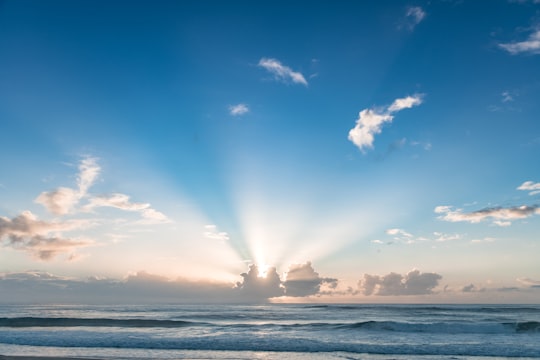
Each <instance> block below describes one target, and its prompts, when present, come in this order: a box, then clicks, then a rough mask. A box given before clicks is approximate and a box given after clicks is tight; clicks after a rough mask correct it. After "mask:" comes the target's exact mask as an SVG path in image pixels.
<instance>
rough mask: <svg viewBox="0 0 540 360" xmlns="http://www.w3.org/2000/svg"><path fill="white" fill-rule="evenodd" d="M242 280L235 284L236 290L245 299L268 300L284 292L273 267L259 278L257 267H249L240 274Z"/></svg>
mask: <svg viewBox="0 0 540 360" xmlns="http://www.w3.org/2000/svg"><path fill="white" fill-rule="evenodd" d="M240 276H242V278H243V280H242V282H238V283H236V289H238V291H240V292H241V293H242V294H243V296H244V297H245V298H246V299H251V300H256V299H260V300H262V299H268V298H272V297H278V296H282V295H283V294H284V293H285V291H284V288H283V286H282V285H281V279H280V278H279V274H278V273H277V271H276V268H275V267H270V268H268V270H267V273H266V276H264V277H262V276H259V267H258V266H257V265H251V266H250V267H249V270H248V272H247V273H242V274H240Z"/></svg>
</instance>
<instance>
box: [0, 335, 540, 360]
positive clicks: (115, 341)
mask: <svg viewBox="0 0 540 360" xmlns="http://www.w3.org/2000/svg"><path fill="white" fill-rule="evenodd" d="M479 339H480V338H479ZM0 343H3V344H10V345H25V346H49V347H63V348H115V349H147V350H148V349H152V350H208V351H272V352H302V353H321V352H348V353H357V354H360V353H363V354H393V355H398V354H399V355H448V356H450V355H459V356H497V357H540V348H539V347H538V345H534V344H528V345H525V346H523V345H524V344H523V343H521V344H513V343H489V344H486V343H485V342H484V341H475V342H470V341H466V340H465V341H460V342H457V343H447V342H446V343H437V342H434V343H421V344H419V343H415V342H413V343H400V342H399V341H396V342H394V343H392V342H386V343H366V342H358V341H355V340H345V341H343V340H339V339H334V338H328V339H326V340H325V339H323V338H305V337H298V336H292V337H289V336H283V335H281V336H254V335H253V334H236V335H234V336H231V334H211V335H205V336H189V335H187V334H186V336H177V337H174V336H173V337H170V336H152V335H151V334H148V333H142V334H136V333H129V336H126V333H114V332H112V333H107V334H103V333H101V332H91V331H79V332H74V333H72V332H62V331H61V332H58V333H56V332H39V333H37V332H28V333H23V334H21V333H16V332H9V331H1V330H0Z"/></svg>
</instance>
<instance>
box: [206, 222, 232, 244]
mask: <svg viewBox="0 0 540 360" xmlns="http://www.w3.org/2000/svg"><path fill="white" fill-rule="evenodd" d="M204 228H205V230H206V231H205V232H204V233H203V235H204V236H205V237H206V238H208V239H213V240H220V241H227V240H229V234H227V233H226V232H225V231H218V229H217V226H216V225H206V226H205V227H204Z"/></svg>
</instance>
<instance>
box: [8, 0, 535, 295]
mask: <svg viewBox="0 0 540 360" xmlns="http://www.w3.org/2000/svg"><path fill="white" fill-rule="evenodd" d="M538 99H540V2H539V1H538V0H513V1H509V0H494V1H490V2H489V3H488V2H482V1H467V0H463V1H450V0H446V1H443V0H438V1H437V0H431V1H377V2H365V1H362V2H361V1H356V2H346V1H343V2H333V1H317V2H311V1H310V2H308V1H287V2H285V1H273V2H253V1H206V0H203V1H163V0H158V1H129V2H128V1H120V0H113V1H84V0H83V1H67V0H66V1H61V0H51V1H38V0H22V1H15V0H0V125H1V127H0V129H1V133H2V137H1V141H0V162H1V164H2V171H1V172H0V294H2V295H1V296H0V302H11V303H29V302H62V303H70V302H71V303H81V302H88V303H118V302H265V301H272V302H359V303H362V302H364V303H379V302H381V303H383V302H384V303H389V302H396V303H415V302H416V303H418V302H421V303H486V302H495V303H538V301H539V299H540V266H539V263H538V255H540V163H539V159H540V101H538Z"/></svg>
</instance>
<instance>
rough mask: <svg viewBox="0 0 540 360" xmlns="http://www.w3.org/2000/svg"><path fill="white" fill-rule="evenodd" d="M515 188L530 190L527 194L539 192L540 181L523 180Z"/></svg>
mask: <svg viewBox="0 0 540 360" xmlns="http://www.w3.org/2000/svg"><path fill="white" fill-rule="evenodd" d="M517 189H518V190H524V191H530V192H529V195H536V194H540V182H538V183H535V182H532V181H525V182H524V183H523V184H521V185H520V186H519V187H518V188H517Z"/></svg>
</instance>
